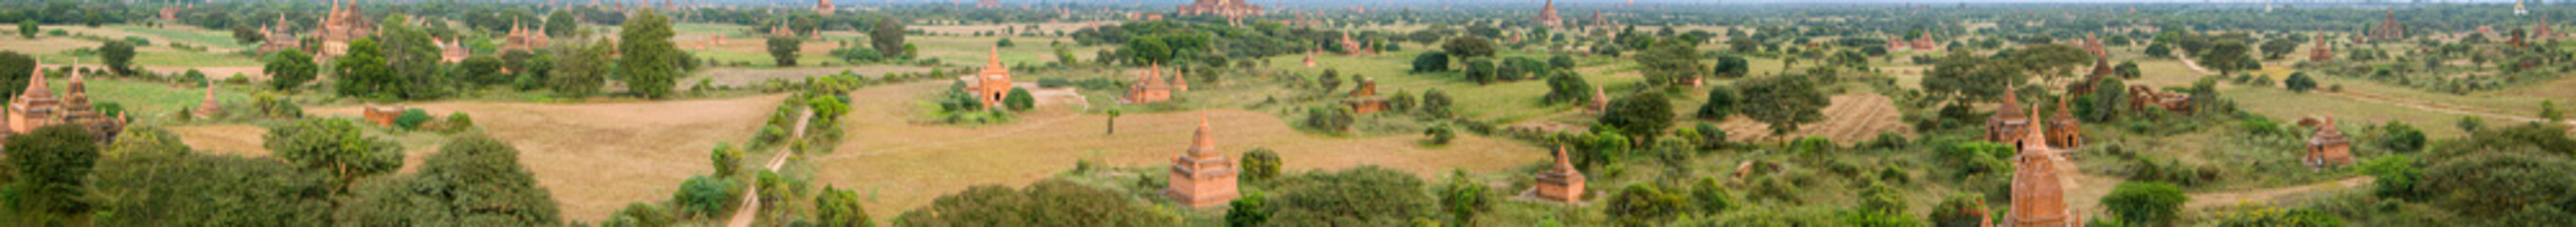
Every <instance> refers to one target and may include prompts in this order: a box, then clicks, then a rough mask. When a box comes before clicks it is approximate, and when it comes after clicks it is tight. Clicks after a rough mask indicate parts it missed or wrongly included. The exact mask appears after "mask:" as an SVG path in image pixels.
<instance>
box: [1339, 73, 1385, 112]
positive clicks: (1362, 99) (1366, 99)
mask: <svg viewBox="0 0 2576 227" xmlns="http://www.w3.org/2000/svg"><path fill="white" fill-rule="evenodd" d="M1359 82H1360V84H1359V87H1354V88H1351V96H1350V98H1349V99H1344V100H1342V105H1348V106H1350V107H1351V112H1352V113H1358V114H1370V113H1377V112H1378V111H1384V110H1386V98H1385V97H1378V96H1377V79H1376V78H1362V79H1359Z"/></svg>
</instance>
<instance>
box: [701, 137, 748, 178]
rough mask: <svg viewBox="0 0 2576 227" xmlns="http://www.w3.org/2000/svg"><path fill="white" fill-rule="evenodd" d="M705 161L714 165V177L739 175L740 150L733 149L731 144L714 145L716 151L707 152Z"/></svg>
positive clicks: (740, 167)
mask: <svg viewBox="0 0 2576 227" xmlns="http://www.w3.org/2000/svg"><path fill="white" fill-rule="evenodd" d="M707 161H708V162H710V163H714V165H712V166H714V168H715V169H716V172H715V174H716V176H734V175H736V174H741V172H742V149H737V148H734V147H733V145H732V144H725V143H716V149H715V150H712V151H708V152H707Z"/></svg>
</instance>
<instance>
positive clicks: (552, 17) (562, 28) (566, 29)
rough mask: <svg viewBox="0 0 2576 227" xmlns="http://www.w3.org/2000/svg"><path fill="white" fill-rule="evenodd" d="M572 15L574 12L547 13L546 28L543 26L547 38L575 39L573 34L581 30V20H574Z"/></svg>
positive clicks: (558, 11)
mask: <svg viewBox="0 0 2576 227" xmlns="http://www.w3.org/2000/svg"><path fill="white" fill-rule="evenodd" d="M572 14H573V10H555V11H554V12H553V13H547V14H546V26H542V27H544V28H543V29H545V31H543V32H545V33H546V36H552V37H573V36H574V35H573V33H575V32H579V31H580V30H581V19H575V18H573V15H572ZM513 23H515V22H513Z"/></svg>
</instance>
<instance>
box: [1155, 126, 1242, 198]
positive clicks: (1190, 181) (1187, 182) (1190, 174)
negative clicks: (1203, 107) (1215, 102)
mask: <svg viewBox="0 0 2576 227" xmlns="http://www.w3.org/2000/svg"><path fill="white" fill-rule="evenodd" d="M1214 133H1215V132H1214V131H1212V130H1209V129H1208V123H1207V115H1204V114H1202V115H1199V130H1198V132H1197V133H1193V134H1191V136H1190V148H1189V149H1188V150H1187V152H1184V153H1181V156H1180V157H1174V158H1172V177H1171V180H1170V183H1171V184H1170V186H1168V188H1165V189H1163V195H1165V196H1171V197H1172V200H1178V201H1179V202H1180V203H1181V204H1183V205H1188V206H1190V207H1206V206H1208V205H1217V204H1223V203H1226V202H1228V201H1234V197H1235V196H1238V194H1236V193H1239V192H1236V191H1235V182H1234V177H1235V174H1236V173H1237V172H1236V171H1235V168H1234V161H1232V160H1228V159H1226V158H1225V155H1224V154H1218V152H1222V151H1218V150H1217V149H1216V136H1215V135H1214Z"/></svg>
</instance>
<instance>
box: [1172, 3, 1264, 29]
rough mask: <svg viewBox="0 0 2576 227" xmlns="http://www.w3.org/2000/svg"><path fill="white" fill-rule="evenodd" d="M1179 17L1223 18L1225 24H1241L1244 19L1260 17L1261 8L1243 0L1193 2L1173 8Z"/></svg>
mask: <svg viewBox="0 0 2576 227" xmlns="http://www.w3.org/2000/svg"><path fill="white" fill-rule="evenodd" d="M1175 8H1176V9H1177V10H1176V11H1177V13H1179V14H1180V16H1198V15H1215V16H1220V17H1225V21H1226V23H1227V24H1238V25H1239V24H1243V18H1244V17H1251V16H1260V15H1261V14H1262V9H1261V6H1258V5H1252V3H1245V2H1244V0H1195V1H1192V2H1190V4H1183V5H1181V6H1177V7H1175Z"/></svg>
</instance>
